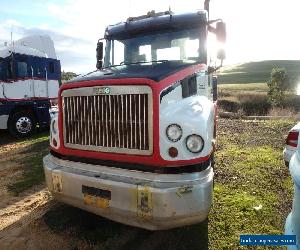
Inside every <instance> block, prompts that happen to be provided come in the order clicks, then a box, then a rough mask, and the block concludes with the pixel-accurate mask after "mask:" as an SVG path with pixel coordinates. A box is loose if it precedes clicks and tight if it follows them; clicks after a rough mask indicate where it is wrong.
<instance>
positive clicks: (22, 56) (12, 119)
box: [0, 35, 61, 138]
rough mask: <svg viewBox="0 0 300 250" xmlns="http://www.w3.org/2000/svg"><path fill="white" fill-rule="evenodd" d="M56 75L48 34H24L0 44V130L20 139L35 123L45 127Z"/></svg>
mask: <svg viewBox="0 0 300 250" xmlns="http://www.w3.org/2000/svg"><path fill="white" fill-rule="evenodd" d="M60 77H61V67H60V61H59V60H57V57H56V53H55V48H54V43H53V41H52V40H51V38H50V37H49V36H47V35H35V36H28V37H24V38H22V39H20V40H18V41H15V42H12V43H11V44H9V45H8V44H7V43H5V44H4V45H3V46H0V129H8V130H9V132H10V134H11V135H12V136H14V137H18V138H20V137H25V136H29V135H31V134H32V133H33V132H34V131H35V129H36V127H37V126H40V127H42V126H48V125H49V122H50V115H49V109H50V107H51V101H52V100H53V102H54V103H55V101H56V100H57V94H58V89H59V81H60Z"/></svg>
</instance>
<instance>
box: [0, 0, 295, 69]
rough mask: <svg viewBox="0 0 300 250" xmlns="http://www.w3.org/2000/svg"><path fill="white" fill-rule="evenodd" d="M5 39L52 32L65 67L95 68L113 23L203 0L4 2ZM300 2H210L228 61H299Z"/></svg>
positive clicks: (0, 14) (0, 13) (188, 7)
mask: <svg viewBox="0 0 300 250" xmlns="http://www.w3.org/2000/svg"><path fill="white" fill-rule="evenodd" d="M0 6H1V7H0V34H1V35H0V43H3V41H10V32H11V31H12V32H13V40H17V39H19V38H21V37H23V36H25V35H32V34H48V35H50V37H51V38H52V39H53V40H54V43H55V48H56V52H57V57H58V59H60V60H61V65H62V69H63V70H65V71H73V72H77V73H85V72H89V71H92V70H94V69H95V62H96V59H95V48H96V43H97V40H98V39H99V38H101V37H103V33H104V29H105V27H106V26H107V25H109V24H114V23H118V22H120V21H125V20H126V18H127V17H128V16H136V15H142V14H145V13H146V12H147V11H149V10H153V9H154V10H156V11H163V10H167V9H168V8H169V6H171V9H172V10H173V11H174V12H186V11H192V10H195V9H201V8H202V6H203V0H197V1H195V0H151V1H149V0H147V1H146V0H120V1H118V0H109V1H100V0H43V1H28V0H12V1H8V0H0ZM299 11H300V0H284V1H279V0H211V18H222V19H223V20H224V21H225V22H226V23H227V30H228V40H227V45H226V49H227V60H226V62H227V64H232V63H239V62H247V61H259V60H268V59H293V60H300V49H299V47H300V35H299V32H298V30H299V23H300V22H299Z"/></svg>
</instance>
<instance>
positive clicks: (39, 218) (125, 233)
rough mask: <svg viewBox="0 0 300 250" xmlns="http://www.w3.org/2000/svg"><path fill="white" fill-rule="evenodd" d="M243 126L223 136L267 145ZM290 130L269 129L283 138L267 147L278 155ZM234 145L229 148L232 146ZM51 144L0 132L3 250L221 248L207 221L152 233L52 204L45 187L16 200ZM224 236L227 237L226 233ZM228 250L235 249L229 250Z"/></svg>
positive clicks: (225, 129) (230, 126)
mask: <svg viewBox="0 0 300 250" xmlns="http://www.w3.org/2000/svg"><path fill="white" fill-rule="evenodd" d="M245 124H246V123H244V124H242V123H239V126H237V125H236V122H229V123H227V122H224V121H220V124H219V128H220V130H219V131H220V132H219V136H226V138H229V139H230V140H235V141H234V143H236V140H238V139H239V138H240V140H243V141H241V142H240V143H242V142H243V143H244V142H245V140H246V141H247V142H248V143H249V144H251V145H252V144H253V145H259V144H262V143H265V142H266V140H267V139H266V138H263V137H261V136H257V130H254V129H253V128H254V127H253V126H252V125H251V126H250V125H249V126H248V125H247V126H248V127H247V126H245ZM289 127H290V124H287V125H284V127H282V130H280V131H279V130H278V131H277V130H274V129H273V130H274V131H272V130H271V128H270V127H267V128H265V131H263V134H264V135H270V134H271V136H272V137H275V136H279V137H280V138H279V137H278V138H277V139H276V140H271V141H267V143H268V144H271V145H274V147H275V148H278V150H279V151H280V150H281V147H282V145H281V142H282V139H283V138H284V134H285V133H286V132H287V131H288V129H289ZM245 129H246V130H247V131H248V132H249V133H250V134H249V136H248V135H247V134H246V135H247V137H243V138H242V137H240V136H236V138H233V137H232V134H233V131H234V133H236V134H241V133H244V131H243V130H245ZM253 131H255V133H253ZM248 132H247V133H248ZM225 134H226V135H225ZM252 134H253V135H254V134H256V137H253V136H252ZM254 139H255V141H254ZM230 140H229V142H228V143H231V141H230ZM47 144H48V142H47V141H42V142H39V143H32V144H28V143H19V142H18V141H16V140H14V139H12V138H11V137H10V136H9V135H8V134H7V133H6V132H4V131H0V250H2V249H164V250H166V249H208V248H209V249H218V248H217V247H212V246H216V245H217V244H211V243H209V241H210V240H211V239H213V240H214V241H216V240H217V239H218V237H219V236H218V235H213V233H212V232H209V230H210V231H211V229H209V227H208V225H209V223H210V222H212V221H209V220H211V219H209V220H206V221H204V222H203V223H201V224H198V225H194V226H188V227H184V228H179V229H174V230H169V231H157V232H150V231H147V230H142V229H138V228H134V227H130V226H126V225H122V224H119V223H116V222H112V221H109V220H107V219H104V218H102V217H99V216H96V215H93V214H90V213H87V212H85V211H82V210H80V209H77V208H73V207H70V206H67V205H64V204H61V203H58V202H56V201H54V200H53V199H52V197H51V194H50V193H49V192H48V191H47V189H46V188H45V184H44V183H42V184H39V185H34V186H33V187H31V188H29V189H27V190H25V191H23V192H20V193H18V194H17V195H16V194H14V193H12V192H11V191H10V190H9V186H10V185H12V184H13V183H15V182H16V180H18V179H19V178H20V177H21V176H22V174H23V173H24V171H25V167H26V166H25V165H24V162H25V161H26V159H28V156H31V155H34V154H38V152H39V150H41V149H40V148H41V147H44V148H46V147H47ZM223 147H224V146H222V145H219V146H218V148H219V149H218V150H219V151H220V152H222V150H224V149H223ZM279 157H280V156H279ZM219 158H220V159H219V161H220V160H222V161H223V160H224V157H223V158H222V157H220V156H219ZM217 160H218V159H217ZM27 161H28V160H27ZM225 163H226V162H225ZM225 163H224V164H225ZM222 164H223V163H222ZM226 164H227V163H226ZM220 166H221V165H220ZM27 167H28V166H27ZM41 167H42V166H41ZM282 169H283V172H284V174H285V176H287V175H288V171H287V170H286V169H285V167H284V166H283V167H282ZM225 177H226V172H225V171H224V170H222V168H220V167H219V168H218V162H217V169H216V181H217V187H218V185H219V184H218V182H219V183H221V182H220V179H221V178H222V179H224V178H225ZM230 178H231V177H230V175H229V174H228V178H227V179H228V180H229V179H230ZM287 178H288V177H287ZM225 179H226V178H225ZM218 192H220V191H218V190H217V195H218ZM230 192H231V191H230ZM221 195H222V194H221ZM216 197H217V196H216ZM221 197H222V196H221ZM289 199H290V198H289ZM290 203H291V202H290V201H289V205H288V208H287V209H286V210H289V209H290V208H289V207H290ZM232 206H235V204H232ZM251 206H252V205H251ZM220 209H221V208H220ZM241 209H244V208H241ZM251 209H252V208H251ZM242 211H244V210H242ZM220 212H222V211H219V208H218V204H216V206H215V208H213V211H212V214H220ZM287 213H288V211H284V215H283V216H282V218H281V224H282V223H283V221H284V219H285V217H286V214H287ZM251 216H252V215H251ZM253 216H256V215H253ZM218 223H219V222H218ZM218 225H219V224H216V222H213V223H212V226H211V228H217V227H220V226H218ZM236 228H237V227H236ZM238 230H239V229H238ZM280 230H282V229H280ZM222 232H225V231H224V230H223V231H222ZM239 232H243V231H239ZM220 235H221V234H220ZM226 237H227V236H226ZM234 237H235V238H234V239H233V240H235V241H238V237H236V236H234ZM210 238H211V239H210ZM230 241H231V239H229V240H228V242H230ZM226 244H227V243H226ZM237 244H238V243H237ZM226 249H236V248H235V247H233V248H231V247H227V248H226Z"/></svg>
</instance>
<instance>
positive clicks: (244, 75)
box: [219, 60, 300, 84]
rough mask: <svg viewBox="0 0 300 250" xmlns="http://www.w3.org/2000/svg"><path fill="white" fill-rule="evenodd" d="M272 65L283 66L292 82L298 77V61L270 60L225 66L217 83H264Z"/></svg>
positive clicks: (299, 75)
mask: <svg viewBox="0 0 300 250" xmlns="http://www.w3.org/2000/svg"><path fill="white" fill-rule="evenodd" d="M274 67H280V68H281V67H285V68H286V70H287V73H288V75H289V78H290V79H291V81H293V82H294V81H298V79H299V78H300V61H296V60H295V61H293V60H271V61H261V62H248V63H242V64H238V65H231V66H227V67H226V66H225V67H224V68H222V70H221V72H220V74H219V83H220V84H223V83H256V82H257V83H265V82H267V81H268V80H269V78H270V74H271V70H272V68H274Z"/></svg>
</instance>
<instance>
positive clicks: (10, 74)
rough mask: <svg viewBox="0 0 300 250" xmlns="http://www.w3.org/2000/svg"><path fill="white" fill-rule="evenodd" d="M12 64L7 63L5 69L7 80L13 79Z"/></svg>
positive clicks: (9, 61)
mask: <svg viewBox="0 0 300 250" xmlns="http://www.w3.org/2000/svg"><path fill="white" fill-rule="evenodd" d="M12 66H13V63H12V62H11V60H8V61H7V67H6V76H7V79H13V69H12Z"/></svg>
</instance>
